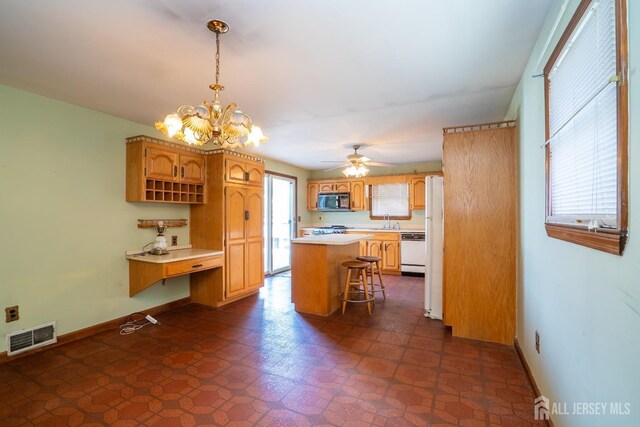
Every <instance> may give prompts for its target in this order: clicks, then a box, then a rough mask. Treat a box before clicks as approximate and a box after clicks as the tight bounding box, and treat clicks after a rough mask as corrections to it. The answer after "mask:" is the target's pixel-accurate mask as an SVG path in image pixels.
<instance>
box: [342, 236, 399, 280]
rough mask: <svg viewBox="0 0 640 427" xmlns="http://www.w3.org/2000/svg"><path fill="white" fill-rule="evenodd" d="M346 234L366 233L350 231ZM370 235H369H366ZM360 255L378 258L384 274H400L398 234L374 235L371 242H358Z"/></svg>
mask: <svg viewBox="0 0 640 427" xmlns="http://www.w3.org/2000/svg"><path fill="white" fill-rule="evenodd" d="M347 233H348V234H362V233H367V232H366V231H357V232H356V231H352V232H347ZM367 234H371V233H367ZM360 255H369V256H377V257H380V259H381V262H380V264H381V265H380V267H381V268H382V272H383V273H385V274H400V234H399V233H376V234H374V238H373V239H371V240H363V241H361V242H360Z"/></svg>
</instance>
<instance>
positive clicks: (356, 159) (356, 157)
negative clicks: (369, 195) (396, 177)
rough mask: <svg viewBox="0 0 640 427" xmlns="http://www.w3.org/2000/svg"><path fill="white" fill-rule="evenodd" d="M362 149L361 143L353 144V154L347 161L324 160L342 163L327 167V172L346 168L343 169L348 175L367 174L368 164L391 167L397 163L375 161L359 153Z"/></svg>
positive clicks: (358, 175)
mask: <svg viewBox="0 0 640 427" xmlns="http://www.w3.org/2000/svg"><path fill="white" fill-rule="evenodd" d="M359 149H360V145H354V146H353V154H350V155H348V156H347V162H346V163H344V162H343V161H335V160H323V162H324V163H342V164H341V165H340V166H336V167H333V168H330V169H325V172H328V171H332V170H336V169H341V168H346V169H345V170H343V171H342V173H344V174H345V175H346V176H357V177H360V176H365V175H366V174H367V172H369V169H367V166H378V167H383V168H391V167H394V166H395V165H394V164H392V163H382V162H374V161H373V159H371V158H369V157H366V156H363V155H362V154H358V150H359Z"/></svg>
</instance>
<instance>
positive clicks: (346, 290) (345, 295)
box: [342, 268, 351, 314]
mask: <svg viewBox="0 0 640 427" xmlns="http://www.w3.org/2000/svg"><path fill="white" fill-rule="evenodd" d="M350 285H351V269H350V268H347V280H346V281H345V284H344V293H343V294H342V314H344V311H345V310H346V309H347V301H346V300H347V299H348V298H349V286H350Z"/></svg>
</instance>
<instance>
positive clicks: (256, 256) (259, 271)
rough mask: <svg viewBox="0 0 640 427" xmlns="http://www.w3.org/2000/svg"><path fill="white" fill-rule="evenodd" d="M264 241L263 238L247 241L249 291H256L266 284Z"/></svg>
mask: <svg viewBox="0 0 640 427" xmlns="http://www.w3.org/2000/svg"><path fill="white" fill-rule="evenodd" d="M262 243H263V241H262V239H261V238H258V239H248V240H247V244H246V247H247V254H246V261H247V265H246V269H247V275H246V277H247V289H255V288H259V287H260V286H262V284H263V282H264V265H263V257H262V251H263V245H262Z"/></svg>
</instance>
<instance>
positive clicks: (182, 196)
mask: <svg viewBox="0 0 640 427" xmlns="http://www.w3.org/2000/svg"><path fill="white" fill-rule="evenodd" d="M146 138H147V137H133V138H129V139H128V142H127V189H126V200H127V201H128V202H164V203H190V204H191V203H193V204H197V203H204V202H205V196H204V195H205V191H204V186H205V173H204V172H205V164H206V163H205V157H204V154H201V153H199V152H197V151H192V150H189V149H187V148H185V149H182V148H181V147H179V146H177V145H176V146H171V145H168V144H167V145H164V144H160V143H158V142H153V141H152V140H151V139H150V138H149V139H148V140H147V139H146Z"/></svg>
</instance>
